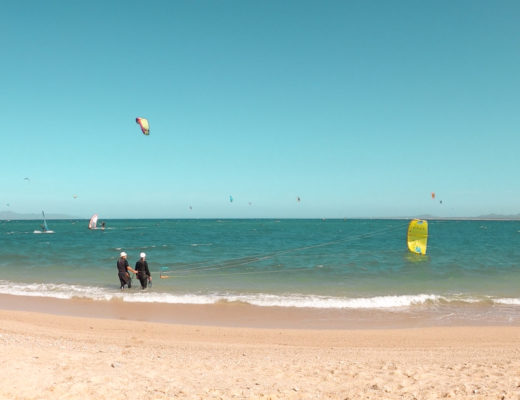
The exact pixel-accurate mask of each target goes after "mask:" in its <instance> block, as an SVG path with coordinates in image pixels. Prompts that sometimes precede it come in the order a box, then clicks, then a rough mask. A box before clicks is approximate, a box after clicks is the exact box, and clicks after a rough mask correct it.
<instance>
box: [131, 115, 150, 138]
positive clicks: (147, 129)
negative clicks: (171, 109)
mask: <svg viewBox="0 0 520 400" xmlns="http://www.w3.org/2000/svg"><path fill="white" fill-rule="evenodd" d="M135 122H137V123H138V124H139V126H140V127H141V131H142V132H143V134H145V135H149V134H150V124H148V120H147V119H146V118H139V117H138V118H136V119H135Z"/></svg>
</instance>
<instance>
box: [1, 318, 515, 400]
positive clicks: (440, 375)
mask: <svg viewBox="0 0 520 400" xmlns="http://www.w3.org/2000/svg"><path fill="white" fill-rule="evenodd" d="M0 320H1V324H0V375H1V376H2V378H3V379H2V380H3V384H2V385H0V398H3V399H439V398H455V399H520V328H519V327H468V328H465V327H433V328H419V329H381V330H378V329H372V330H290V329H285V330H280V329H250V328H224V327H208V326H186V325H173V324H159V323H150V322H138V321H128V320H116V319H95V318H80V317H69V316H56V315H49V314H44V313H29V312H23V311H0Z"/></svg>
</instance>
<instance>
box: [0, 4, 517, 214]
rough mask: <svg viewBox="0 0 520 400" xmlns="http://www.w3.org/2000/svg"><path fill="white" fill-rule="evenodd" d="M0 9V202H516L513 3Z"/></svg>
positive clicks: (304, 208) (159, 206) (211, 205)
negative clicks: (146, 131)
mask: <svg viewBox="0 0 520 400" xmlns="http://www.w3.org/2000/svg"><path fill="white" fill-rule="evenodd" d="M4 3H5V2H4ZM0 10H1V13H2V16H3V18H2V24H1V25H0V43H1V48H2V54H3V57H2V60H3V62H2V65H1V66H0V71H1V76H2V95H1V96H0V110H2V111H1V114H0V115H1V116H2V121H3V122H2V126H3V127H2V134H1V135H2V144H3V146H2V148H3V150H4V151H3V154H2V160H1V163H2V173H1V174H0V184H1V187H2V190H1V191H0V211H8V210H10V211H15V212H20V213H37V212H39V211H40V210H41V209H44V210H45V211H46V213H66V214H69V215H74V216H78V217H85V218H86V217H89V216H90V215H91V214H93V213H98V214H99V215H100V218H103V219H105V218H125V217H194V218H199V217H217V218H221V217H276V218H280V217H289V218H292V217H327V218H331V217H347V218H348V217H379V216H390V217H391V216H403V215H404V216H413V215H419V214H434V215H439V216H476V215H481V214H487V213H502V214H510V213H517V212H520V207H519V202H518V199H519V198H520V185H519V184H518V183H517V182H518V174H519V172H520V171H519V156H518V151H519V148H520V146H519V144H520V138H519V126H520V112H519V111H518V110H519V105H520V104H519V103H520V101H519V95H518V94H519V93H520V79H519V74H520V51H519V50H520V47H519V42H518V39H519V37H520V24H518V21H519V20H520V3H518V2H516V1H500V2H491V1H477V0H473V1H436V2H417V1H371V2H366V1H301V0H300V1H262V2H259V1H244V0H241V1H188V0H186V1H150V2H134V1H112V2H105V1H89V2H81V1H48V2H40V1H24V2H8V3H6V4H2V5H1V6H0ZM138 116H140V117H146V118H148V119H149V121H150V125H151V132H150V136H144V135H142V134H141V133H140V130H139V127H138V126H137V125H136V123H135V117H138ZM25 177H28V178H29V179H30V180H25V179H24V178H25ZM432 191H433V192H436V194H437V199H436V200H432V199H431V197H430V193H431V192H432ZM74 195H77V196H78V197H77V198H76V199H74V198H73V196H74ZM229 195H232V196H233V198H234V201H233V203H230V202H229ZM298 196H300V198H301V201H300V202H297V201H296V199H297V197H298ZM437 200H443V204H442V205H441V204H440V203H439V202H438V201H437ZM249 203H251V205H249ZM7 204H9V206H8V205H7ZM190 206H191V209H190Z"/></svg>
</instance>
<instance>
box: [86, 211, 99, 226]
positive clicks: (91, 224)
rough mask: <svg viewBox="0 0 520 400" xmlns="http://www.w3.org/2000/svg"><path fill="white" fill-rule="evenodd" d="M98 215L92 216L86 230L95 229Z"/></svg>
mask: <svg viewBox="0 0 520 400" xmlns="http://www.w3.org/2000/svg"><path fill="white" fill-rule="evenodd" d="M97 220H98V215H97V214H94V215H93V216H92V218H90V221H89V223H88V229H96V225H97Z"/></svg>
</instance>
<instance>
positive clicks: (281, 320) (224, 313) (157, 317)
mask: <svg viewBox="0 0 520 400" xmlns="http://www.w3.org/2000/svg"><path fill="white" fill-rule="evenodd" d="M0 310H6V311H9V310H10V311H24V312H38V313H43V314H49V315H55V316H71V317H86V318H102V319H113V320H129V321H141V322H153V323H166V324H174V325H194V326H195V325H198V326H213V327H240V328H265V329H304V330H331V329H332V330H360V329H410V328H427V327H450V326H453V327H458V326H504V327H515V326H517V327H518V326H520V320H519V319H518V318H516V314H510V315H515V317H514V318H513V317H512V316H510V317H509V319H508V318H507V315H508V314H507V311H508V309H507V307H503V311H502V312H501V313H500V314H499V313H498V312H497V308H496V307H495V312H493V313H490V312H489V311H487V314H488V315H487V317H482V316H481V315H482V313H481V310H479V309H478V308H477V309H476V310H473V309H471V308H470V307H467V310H466V309H465V314H462V313H461V315H457V314H456V313H449V314H448V317H446V316H445V315H444V314H440V313H435V312H431V311H424V310H422V311H421V310H419V311H414V312H412V311H410V310H406V309H404V310H402V309H392V310H381V309H320V308H300V307H277V306H272V307H271V306H270V307H263V306H255V305H251V304H246V303H242V302H218V303H214V304H171V303H152V302H150V303H148V302H143V303H141V302H125V301H123V300H121V299H112V300H92V299H84V298H73V299H59V298H53V297H38V296H21V295H10V294H0ZM515 310H516V308H515ZM455 311H456V310H455ZM452 314H453V315H452ZM497 314H499V315H500V318H497V317H496V315H497Z"/></svg>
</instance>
